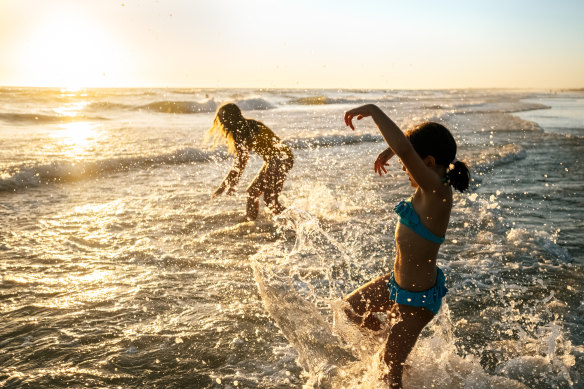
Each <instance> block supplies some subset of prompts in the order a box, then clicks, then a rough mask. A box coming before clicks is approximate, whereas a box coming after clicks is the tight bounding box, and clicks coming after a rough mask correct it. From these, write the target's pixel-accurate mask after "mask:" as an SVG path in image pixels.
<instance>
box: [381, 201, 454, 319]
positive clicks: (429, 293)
mask: <svg viewBox="0 0 584 389" xmlns="http://www.w3.org/2000/svg"><path fill="white" fill-rule="evenodd" d="M394 211H395V212H396V213H397V214H398V215H399V217H400V219H399V222H400V223H401V224H403V225H405V226H406V227H409V228H411V229H412V230H413V231H414V232H415V233H416V234H418V235H420V236H421V237H422V238H424V239H427V240H429V241H431V242H434V243H438V244H442V243H444V237H439V236H436V234H434V233H433V232H431V231H430V230H428V228H426V226H425V225H424V224H422V222H421V220H420V217H419V216H418V214H417V213H416V210H415V209H414V207H413V206H412V202H411V201H406V200H402V201H400V203H399V204H398V205H396V206H395V208H394ZM387 287H388V288H389V298H390V299H391V300H393V301H395V302H396V303H398V304H404V305H409V306H411V307H423V308H426V309H427V310H429V311H430V312H432V313H433V314H434V315H436V314H437V313H438V311H439V310H440V306H441V305H442V298H443V297H444V296H445V295H446V292H448V289H447V288H446V277H444V272H443V271H442V270H441V269H440V268H436V284H435V285H434V286H433V287H432V288H430V289H428V290H425V291H422V292H411V291H409V290H405V289H402V288H400V286H399V285H398V284H397V282H395V278H394V276H393V272H391V275H390V277H389V282H388V283H387Z"/></svg>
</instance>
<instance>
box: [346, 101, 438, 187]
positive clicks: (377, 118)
mask: <svg viewBox="0 0 584 389" xmlns="http://www.w3.org/2000/svg"><path fill="white" fill-rule="evenodd" d="M369 116H370V117H371V118H372V119H373V121H374V122H375V125H376V126H377V128H378V129H379V132H380V133H381V136H382V137H383V139H384V140H385V142H386V143H387V144H388V146H389V147H390V149H391V150H393V152H394V153H395V154H397V156H398V157H399V158H400V159H401V161H402V163H403V164H404V166H405V167H406V168H407V169H408V171H409V172H410V174H411V175H412V177H413V179H414V180H415V181H416V183H417V184H418V186H419V187H420V189H422V190H423V191H432V190H434V188H436V187H437V186H438V185H440V184H441V183H440V177H439V176H438V174H436V172H434V171H433V170H432V169H431V168H430V167H429V164H431V163H432V161H430V160H422V158H420V156H419V155H418V153H416V150H414V147H413V146H412V144H411V143H410V141H409V140H408V138H406V136H405V135H404V133H403V132H402V130H400V128H399V127H398V126H397V125H396V124H395V123H394V122H393V120H391V119H390V118H389V117H388V116H387V115H386V114H385V113H383V111H382V110H381V109H380V108H379V107H377V106H376V105H374V104H366V105H362V106H360V107H357V108H353V109H351V110H349V111H347V112H346V113H345V124H346V125H347V126H349V127H351V128H352V129H353V130H354V129H355V127H354V125H353V118H354V117H356V118H357V120H361V119H363V118H364V117H369ZM378 159H379V157H378ZM388 159H389V158H388Z"/></svg>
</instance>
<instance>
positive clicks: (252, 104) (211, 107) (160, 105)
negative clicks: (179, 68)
mask: <svg viewBox="0 0 584 389" xmlns="http://www.w3.org/2000/svg"><path fill="white" fill-rule="evenodd" d="M235 104H237V105H238V106H239V108H241V109H242V110H243V111H254V110H267V109H272V108H274V106H273V105H272V104H271V103H269V102H268V101H266V100H264V99H262V98H249V99H242V100H237V101H235ZM219 106H220V103H218V102H216V101H215V100H213V99H210V100H207V101H204V102H197V101H169V100H163V101H156V102H153V103H149V104H145V105H141V106H138V107H135V109H136V110H142V111H152V112H160V113H173V114H188V113H210V112H215V111H216V110H217V108H218V107H219Z"/></svg>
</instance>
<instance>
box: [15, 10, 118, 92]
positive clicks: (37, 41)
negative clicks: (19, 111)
mask: <svg viewBox="0 0 584 389" xmlns="http://www.w3.org/2000/svg"><path fill="white" fill-rule="evenodd" d="M23 43H24V44H23V46H22V50H21V53H20V55H21V61H20V63H21V64H22V65H23V69H22V70H23V72H25V73H26V74H28V75H29V77H30V81H29V82H30V84H32V85H37V86H59V87H64V88H67V89H69V90H75V89H79V88H80V87H84V86H103V85H106V84H108V83H110V82H111V78H110V77H108V74H110V72H112V71H114V68H115V71H119V70H120V68H123V67H124V63H123V62H121V61H118V59H119V58H120V52H121V50H120V48H119V47H118V46H117V43H116V40H115V39H113V38H112V37H111V36H109V34H108V32H107V31H106V30H105V29H104V28H103V27H102V26H100V25H98V24H97V23H95V22H94V21H92V20H88V19H81V18H79V17H78V16H77V15H74V14H63V13H59V14H58V15H57V14H55V15H52V17H47V19H46V22H45V23H43V24H41V25H39V26H38V27H37V28H36V29H35V30H33V31H31V32H30V35H29V37H27V38H26V41H25V42H23Z"/></svg>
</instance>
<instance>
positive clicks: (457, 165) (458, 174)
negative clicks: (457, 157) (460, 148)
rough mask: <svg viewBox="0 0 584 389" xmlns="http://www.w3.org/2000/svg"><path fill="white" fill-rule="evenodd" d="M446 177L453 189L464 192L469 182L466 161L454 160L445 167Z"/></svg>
mask: <svg viewBox="0 0 584 389" xmlns="http://www.w3.org/2000/svg"><path fill="white" fill-rule="evenodd" d="M446 179H447V181H446V182H448V183H449V184H450V185H452V187H453V188H454V189H456V190H457V191H459V192H464V191H465V190H467V189H468V186H469V184H470V171H469V170H468V166H466V163H464V162H462V161H454V162H452V163H451V164H450V166H449V167H448V169H446Z"/></svg>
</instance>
